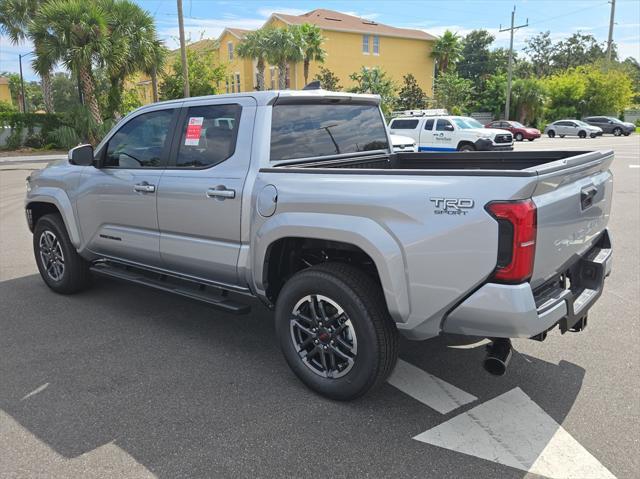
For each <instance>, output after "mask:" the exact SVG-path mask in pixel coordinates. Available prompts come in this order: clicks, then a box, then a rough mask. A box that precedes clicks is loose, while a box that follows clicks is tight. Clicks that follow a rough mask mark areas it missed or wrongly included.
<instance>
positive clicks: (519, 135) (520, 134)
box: [514, 133, 524, 141]
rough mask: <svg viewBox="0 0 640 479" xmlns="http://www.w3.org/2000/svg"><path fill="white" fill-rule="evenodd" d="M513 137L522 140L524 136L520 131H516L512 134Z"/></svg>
mask: <svg viewBox="0 0 640 479" xmlns="http://www.w3.org/2000/svg"><path fill="white" fill-rule="evenodd" d="M514 138H515V139H516V141H522V140H524V136H523V135H522V133H516V135H515V136H514Z"/></svg>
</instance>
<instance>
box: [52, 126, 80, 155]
mask: <svg viewBox="0 0 640 479" xmlns="http://www.w3.org/2000/svg"><path fill="white" fill-rule="evenodd" d="M48 139H49V141H51V142H52V143H54V144H55V145H56V146H58V147H60V148H64V149H67V150H69V149H71V148H73V147H74V146H77V145H78V144H79V143H82V139H81V138H80V136H79V135H78V133H76V130H75V129H73V128H71V127H70V126H60V127H58V128H56V129H55V130H53V131H51V132H50V133H49V136H48Z"/></svg>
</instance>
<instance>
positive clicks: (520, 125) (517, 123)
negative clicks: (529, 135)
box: [511, 121, 526, 128]
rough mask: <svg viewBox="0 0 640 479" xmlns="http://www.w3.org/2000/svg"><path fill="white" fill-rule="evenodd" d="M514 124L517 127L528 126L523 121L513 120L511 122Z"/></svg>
mask: <svg viewBox="0 0 640 479" xmlns="http://www.w3.org/2000/svg"><path fill="white" fill-rule="evenodd" d="M511 125H512V126H515V127H516V128H526V126H524V125H523V124H522V123H520V122H519V121H512V122H511Z"/></svg>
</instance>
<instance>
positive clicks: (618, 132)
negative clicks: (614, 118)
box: [611, 127, 622, 136]
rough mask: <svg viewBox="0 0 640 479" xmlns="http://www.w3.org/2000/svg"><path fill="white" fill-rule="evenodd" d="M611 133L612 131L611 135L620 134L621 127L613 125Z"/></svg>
mask: <svg viewBox="0 0 640 479" xmlns="http://www.w3.org/2000/svg"><path fill="white" fill-rule="evenodd" d="M611 133H613V136H620V135H622V128H618V127H615V128H614V129H613V131H612V132H611Z"/></svg>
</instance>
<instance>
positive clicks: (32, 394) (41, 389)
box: [20, 383, 49, 401]
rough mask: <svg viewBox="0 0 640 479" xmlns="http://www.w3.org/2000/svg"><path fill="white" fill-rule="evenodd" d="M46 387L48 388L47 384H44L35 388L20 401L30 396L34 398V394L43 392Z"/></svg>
mask: <svg viewBox="0 0 640 479" xmlns="http://www.w3.org/2000/svg"><path fill="white" fill-rule="evenodd" d="M48 387H49V383H44V384H43V385H42V386H38V387H37V388H35V389H34V390H33V391H31V392H30V393H29V394H26V395H25V396H24V397H23V398H22V399H20V401H24V400H25V399H29V398H30V397H31V396H35V395H36V394H38V393H40V392H42V391H44V390H45V389H47V388H48Z"/></svg>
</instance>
